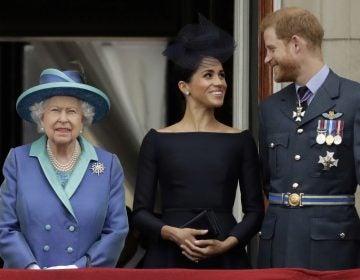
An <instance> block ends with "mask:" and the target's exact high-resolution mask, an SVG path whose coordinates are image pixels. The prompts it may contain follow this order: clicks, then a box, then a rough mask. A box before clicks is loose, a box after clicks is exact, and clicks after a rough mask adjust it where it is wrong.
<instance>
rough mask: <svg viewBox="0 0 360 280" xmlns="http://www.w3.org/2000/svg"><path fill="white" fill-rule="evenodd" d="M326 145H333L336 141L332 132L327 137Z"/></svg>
mask: <svg viewBox="0 0 360 280" xmlns="http://www.w3.org/2000/svg"><path fill="white" fill-rule="evenodd" d="M325 142H326V145H328V146H331V145H332V143H334V136H332V135H331V134H329V135H327V136H326V138H325Z"/></svg>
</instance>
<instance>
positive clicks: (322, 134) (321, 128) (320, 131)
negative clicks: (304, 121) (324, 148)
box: [316, 120, 326, 145]
mask: <svg viewBox="0 0 360 280" xmlns="http://www.w3.org/2000/svg"><path fill="white" fill-rule="evenodd" d="M325 140H326V128H325V120H318V127H317V136H316V143H318V144H319V145H322V144H324V143H325Z"/></svg>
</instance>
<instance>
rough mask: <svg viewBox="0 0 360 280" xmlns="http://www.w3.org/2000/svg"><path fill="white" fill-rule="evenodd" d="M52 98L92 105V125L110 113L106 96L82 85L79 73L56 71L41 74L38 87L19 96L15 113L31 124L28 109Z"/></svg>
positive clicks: (50, 70) (49, 70)
mask: <svg viewBox="0 0 360 280" xmlns="http://www.w3.org/2000/svg"><path fill="white" fill-rule="evenodd" d="M53 96H72V97H75V98H78V99H80V100H83V101H85V102H87V103H89V104H90V105H92V106H93V107H94V109H95V115H94V118H93V123H95V122H98V121H100V120H102V119H103V118H104V117H105V116H106V115H107V114H108V113H109V111H110V101H109V98H108V97H107V96H106V94H105V93H103V92H102V91H101V90H99V89H97V88H95V87H92V86H89V85H86V84H84V82H83V78H82V76H81V74H80V72H79V71H76V70H69V71H60V70H57V69H45V70H44V71H42V72H41V74H40V85H37V86H34V87H32V88H29V89H28V90H26V91H24V92H23V93H22V94H21V95H20V96H19V98H18V99H17V101H16V111H17V112H18V114H19V116H20V117H21V118H23V119H24V120H27V121H29V122H32V123H33V122H34V120H33V119H32V117H31V112H30V107H31V106H32V105H33V104H34V103H38V102H41V101H44V100H46V99H48V98H50V97H53Z"/></svg>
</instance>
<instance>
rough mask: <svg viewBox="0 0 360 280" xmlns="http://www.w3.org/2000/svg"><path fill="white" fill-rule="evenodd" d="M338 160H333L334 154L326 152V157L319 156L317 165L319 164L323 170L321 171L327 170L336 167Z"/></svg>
mask: <svg viewBox="0 0 360 280" xmlns="http://www.w3.org/2000/svg"><path fill="white" fill-rule="evenodd" d="M338 162H339V160H338V159H335V158H334V152H328V151H326V156H324V157H322V156H319V161H318V163H321V164H322V165H323V166H324V168H323V170H329V169H330V168H331V167H333V166H337V165H338Z"/></svg>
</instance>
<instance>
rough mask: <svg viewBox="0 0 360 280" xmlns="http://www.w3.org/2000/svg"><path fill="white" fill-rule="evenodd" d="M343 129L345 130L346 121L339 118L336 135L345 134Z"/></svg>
mask: <svg viewBox="0 0 360 280" xmlns="http://www.w3.org/2000/svg"><path fill="white" fill-rule="evenodd" d="M343 130H344V121H342V120H337V121H336V135H340V136H341V137H342V136H343Z"/></svg>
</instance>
